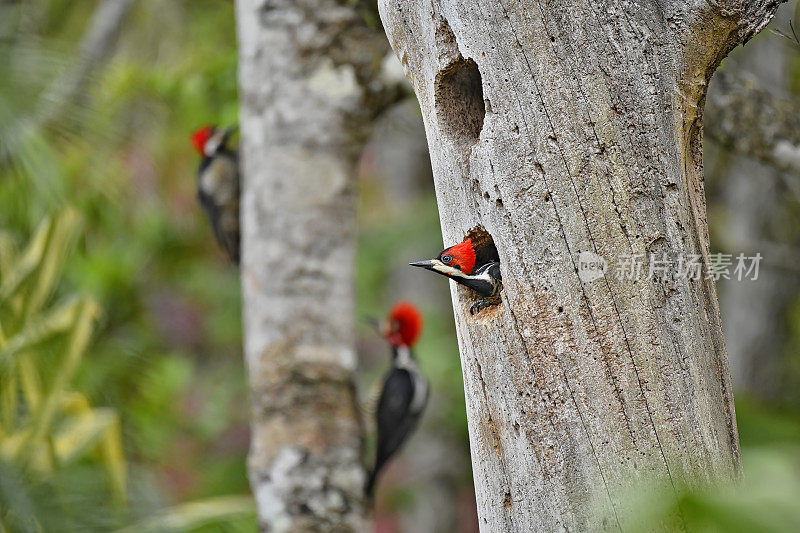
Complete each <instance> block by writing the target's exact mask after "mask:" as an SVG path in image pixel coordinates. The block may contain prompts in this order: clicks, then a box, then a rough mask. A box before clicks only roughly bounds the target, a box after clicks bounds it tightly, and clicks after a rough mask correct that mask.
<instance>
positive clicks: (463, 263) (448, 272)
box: [410, 239, 475, 280]
mask: <svg viewBox="0 0 800 533" xmlns="http://www.w3.org/2000/svg"><path fill="white" fill-rule="evenodd" d="M410 264H411V266H416V267H422V268H425V269H428V270H432V271H434V272H437V273H439V274H442V275H444V276H447V277H448V278H453V279H455V280H458V279H459V278H463V277H464V276H465V275H466V276H469V275H470V274H472V271H473V269H474V268H475V247H474V246H473V245H472V239H466V240H464V241H463V242H460V243H458V244H456V245H455V246H451V247H450V248H446V249H445V250H442V253H440V254H439V255H438V256H437V257H436V258H435V259H427V260H425V261H417V262H416V263H410Z"/></svg>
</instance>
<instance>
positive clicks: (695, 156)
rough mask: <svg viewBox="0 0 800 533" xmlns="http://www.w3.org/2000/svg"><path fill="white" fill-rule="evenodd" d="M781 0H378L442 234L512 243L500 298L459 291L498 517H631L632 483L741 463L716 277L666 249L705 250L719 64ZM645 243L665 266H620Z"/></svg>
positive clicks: (478, 432) (473, 400) (520, 527)
mask: <svg viewBox="0 0 800 533" xmlns="http://www.w3.org/2000/svg"><path fill="white" fill-rule="evenodd" d="M777 5H778V1H775V0H773V1H768V0H729V1H726V0H718V1H715V2H703V1H697V2H684V1H678V0H661V1H656V0H645V1H642V2H635V3H630V2H625V3H623V2H616V1H613V0H601V1H599V2H598V1H589V0H570V1H562V0H557V1H553V2H544V3H542V2H535V1H532V0H518V1H516V2H511V1H509V0H500V1H498V2H488V1H484V0H461V1H452V0H438V1H434V2H428V1H423V0H381V2H380V12H381V18H382V20H383V23H384V26H385V28H386V30H387V34H388V37H389V41H390V43H391V45H392V47H393V48H394V50H395V52H396V54H397V55H398V57H399V58H400V60H401V62H402V63H403V65H404V66H405V68H406V73H407V75H408V77H409V78H410V79H411V82H412V84H413V86H414V89H415V91H416V94H417V97H418V98H419V101H420V105H421V108H422V112H423V116H424V120H425V128H426V133H427V137H428V144H429V147H430V151H431V159H432V166H433V173H434V180H435V183H436V191H437V197H438V202H439V210H440V216H441V223H442V231H443V234H444V241H445V243H446V244H447V245H450V244H453V243H455V242H457V241H458V240H460V239H461V238H463V236H464V235H465V233H466V232H467V231H468V230H470V229H471V228H473V227H475V226H478V225H482V226H483V227H485V228H486V230H487V231H489V233H491V234H492V236H493V237H494V241H495V243H496V244H497V247H498V250H499V253H500V258H501V261H502V272H503V282H504V285H505V289H504V292H503V303H502V304H501V305H500V306H499V307H498V308H496V309H494V310H488V311H484V312H483V313H482V314H480V315H478V316H477V317H470V315H469V313H468V312H467V310H468V308H469V305H470V296H469V292H468V291H467V290H466V289H464V288H462V287H456V286H455V285H453V291H452V292H453V305H454V309H455V315H456V326H457V331H458V337H459V346H460V351H461V362H462V367H463V371H464V382H465V389H466V391H465V392H466V400H467V411H468V418H469V429H470V442H471V453H472V463H473V471H474V476H475V487H476V493H477V499H478V512H479V516H480V523H481V526H482V528H483V529H484V530H485V531H527V530H536V531H558V530H570V531H576V530H578V531H585V530H589V531H596V530H601V529H612V530H613V529H618V528H620V529H625V526H626V523H625V521H626V519H625V517H626V510H627V509H626V507H627V506H628V503H627V502H626V499H625V498H624V495H625V489H626V487H628V486H630V484H631V483H634V482H636V481H644V480H652V479H657V480H661V481H662V482H663V483H664V484H665V486H667V487H670V486H675V485H677V484H678V483H679V482H687V483H689V484H690V485H696V484H703V483H708V482H716V481H721V480H731V479H734V478H736V476H737V474H738V472H739V471H740V458H739V443H738V435H737V431H736V419H735V415H734V408H733V396H732V393H731V387H730V376H729V370H728V361H727V357H726V353H725V347H724V342H723V338H722V332H721V328H720V320H719V309H718V304H717V297H716V292H715V288H714V283H713V280H709V279H705V278H704V277H702V278H700V279H692V277H691V276H688V277H680V276H676V275H674V269H675V266H674V265H675V263H676V262H677V258H678V257H680V256H683V257H690V256H691V254H699V255H701V256H702V257H703V259H704V262H705V263H706V264H708V263H709V245H708V230H707V224H706V213H705V199H704V191H703V168H702V111H703V104H704V97H705V92H706V85H707V82H708V80H709V78H710V77H711V75H712V73H713V71H714V69H715V68H716V67H717V65H718V64H719V62H720V61H721V60H722V58H723V57H725V55H726V54H727V53H728V52H729V51H730V49H731V48H733V47H734V46H736V45H737V44H740V43H743V42H744V41H746V40H747V39H749V38H750V37H751V36H752V35H754V34H755V33H756V32H758V31H759V30H761V29H762V28H763V27H764V26H765V25H766V23H767V22H768V21H769V19H770V17H771V15H772V13H773V11H774V9H775V8H776V7H777ZM581 252H591V253H592V254H598V255H600V256H602V257H603V258H605V259H606V260H607V261H608V263H609V270H608V271H607V272H606V274H605V276H602V277H600V278H598V279H595V280H593V281H582V279H581V278H582V276H579V273H578V266H579V265H578V262H577V259H576V258H577V256H578V254H580V253H581ZM649 254H654V255H655V256H656V258H658V259H661V258H662V254H667V257H668V258H669V264H671V265H673V266H672V270H671V271H669V272H665V271H656V272H654V273H652V274H653V275H649V274H651V273H650V272H648V271H647V266H645V267H644V268H645V272H644V275H643V276H633V277H632V278H633V279H629V278H628V277H627V276H624V275H616V273H615V267H618V266H619V264H620V262H621V261H623V259H624V258H626V257H630V256H635V255H643V256H645V257H649Z"/></svg>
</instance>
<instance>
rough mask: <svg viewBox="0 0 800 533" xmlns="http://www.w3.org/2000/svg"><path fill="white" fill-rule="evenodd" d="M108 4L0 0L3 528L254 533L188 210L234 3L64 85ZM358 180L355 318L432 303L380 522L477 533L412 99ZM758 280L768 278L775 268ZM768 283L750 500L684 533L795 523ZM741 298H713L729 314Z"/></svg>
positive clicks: (792, 308) (796, 492) (230, 317)
mask: <svg viewBox="0 0 800 533" xmlns="http://www.w3.org/2000/svg"><path fill="white" fill-rule="evenodd" d="M98 5H99V3H98V2H97V1H90V0H38V1H0V231H1V232H0V531H38V530H40V528H41V529H43V530H45V531H67V530H80V531H108V530H113V529H117V528H121V527H126V526H130V525H138V526H140V527H143V528H145V529H148V528H149V529H156V530H162V529H164V530H209V531H219V530H222V531H239V530H241V531H251V530H253V529H254V528H255V520H254V516H253V510H252V504H251V502H250V497H249V495H248V494H249V487H248V483H247V478H246V467H245V461H246V454H247V447H248V431H249V430H248V409H247V407H246V406H247V393H246V380H245V376H244V368H243V361H242V353H241V352H242V347H241V337H242V336H241V320H240V293H239V281H238V273H237V271H236V269H235V268H233V267H232V266H231V265H230V264H228V262H227V260H226V258H225V256H224V254H223V253H222V252H221V251H220V250H219V249H218V247H217V246H216V243H215V242H214V241H213V238H212V235H211V232H210V230H209V228H208V225H207V222H206V221H205V220H204V218H203V217H202V215H201V212H200V210H199V208H198V206H197V203H196V201H195V171H196V167H197V164H198V157H197V155H196V154H195V153H194V151H193V150H192V148H191V145H190V143H189V136H190V134H191V132H192V131H194V129H195V128H197V127H199V126H200V125H203V124H206V123H217V124H232V123H235V122H236V120H237V110H238V104H237V94H236V90H237V86H236V62H237V58H236V39H235V21H234V14H233V2H230V1H226V0H191V1H190V0H182V1H177V0H140V1H138V2H135V3H133V7H132V8H131V9H130V11H128V12H127V13H126V16H125V17H124V19H122V26H121V30H120V32H119V35H118V38H116V39H114V44H113V46H109V47H108V50H107V51H106V53H105V54H104V55H103V56H102V57H96V58H93V60H92V62H91V68H87V69H86V76H85V78H84V77H83V76H82V75H81V76H80V77H81V80H80V83H78V84H77V86H76V87H75V90H74V91H67V92H66V93H65V91H64V90H62V89H63V88H64V87H69V83H67V82H68V81H69V80H70V78H69V76H70V75H73V74H75V73H81V72H83V71H81V70H80V68H81V65H82V60H81V57H82V55H81V48H80V42H81V39H83V38H84V36H85V34H86V32H87V30H88V29H89V27H90V26H91V24H92V16H93V14H94V13H95V11H96V9H97V7H98ZM793 9H794V3H791V6H790V7H788V8H786V9H784V10H782V12H781V13H782V15H781V16H782V17H783V22H786V21H787V20H788V18H787V17H791V16H792V13H793V11H792V10H793ZM372 22H373V23H374V21H372ZM759 47H761V48H759ZM751 50H753V51H751ZM776 50H777V52H775V51H776ZM737 54H740V56H736V55H734V57H732V58H731V59H729V60H727V61H726V64H725V67H726V68H735V69H737V71H745V72H746V71H747V69H748V68H756V67H759V66H760V65H761V62H760V61H758V60H752V59H748V57H757V54H768V55H770V57H773V56H776V57H777V59H775V58H774V57H773V61H778V63H779V67H777V68H778V69H779V70H780V72H782V73H783V76H784V78H783V81H782V83H783V85H784V86H785V87H786V88H787V89H786V90H787V91H789V92H791V91H792V90H795V91H797V90H798V88H800V83H798V80H800V70H798V67H800V48H798V47H797V46H794V47H793V46H792V45H791V43H785V42H783V40H782V39H781V38H779V37H776V36H774V35H770V34H768V33H765V34H763V35H761V36H760V37H758V38H757V39H756V40H755V41H754V42H753V43H752V44H751V45H749V46H748V48H746V49H744V50H740V51H737ZM747 54H750V55H747ZM737 57H738V58H737ZM748 65H750V66H748ZM752 65H756V67H753V66H752ZM755 75H760V74H758V73H755ZM65 80H66V82H65ZM736 157H737V156H735V155H734V154H728V153H726V152H725V151H724V150H722V149H721V148H719V147H714V146H709V148H708V156H707V166H708V177H707V179H708V181H709V187H708V191H709V206H710V207H709V211H710V220H711V224H712V232H713V234H712V243H714V245H715V246H722V247H720V248H719V250H720V251H729V252H738V251H742V250H739V249H733V248H734V247H735V243H736V239H735V237H736V235H735V234H734V235H733V236H731V231H732V230H731V227H730V226H731V225H730V224H729V223H728V218H726V217H731V216H735V213H737V212H738V211H739V208H738V206H737V205H736V203H735V199H731V196H730V195H729V194H727V191H728V188H727V186H726V183H727V182H726V181H725V180H726V179H727V178H726V177H725V175H726V172H729V170H730V168H731V165H732V163H731V161H732V160H733V161H735V159H736ZM734 166H735V164H734ZM754 168H755V170H753V172H757V173H760V174H763V175H764V176H762V177H763V179H764V180H765V183H767V184H769V183H772V182H770V181H769V180H770V179H771V178H769V172H770V171H768V170H767V169H761V170H759V168H761V167H758V166H757V165H756V166H755V167H754ZM788 179H792V180H795V181H796V180H797V179H798V178H797V176H789V178H788ZM359 183H360V191H361V193H360V211H359V219H360V228H361V231H360V236H359V249H358V313H359V317H366V316H382V315H383V314H384V313H385V311H386V309H388V307H389V306H390V305H391V304H392V302H394V301H395V300H396V299H398V298H405V299H409V300H411V301H413V302H415V303H417V304H418V305H420V306H421V307H422V309H423V311H424V313H425V317H426V329H425V332H424V334H423V337H422V340H421V342H420V344H419V347H418V350H417V353H418V356H419V358H420V361H421V365H422V368H423V370H424V372H425V373H426V374H427V375H428V376H429V377H430V379H431V381H432V387H433V396H432V403H431V405H430V408H429V410H428V412H427V413H426V416H425V419H424V423H423V427H422V428H421V430H420V431H419V432H418V434H417V435H416V436H415V438H414V439H413V440H412V442H411V443H410V444H409V446H408V447H407V449H406V452H405V453H403V454H402V455H401V456H400V457H399V458H398V459H397V460H396V461H395V462H394V464H393V465H392V466H391V467H390V468H389V469H388V471H387V472H386V474H385V476H384V478H383V482H382V485H381V489H380V494H379V498H378V501H377V510H376V530H378V531H382V532H390V531H423V532H424V531H475V530H477V522H476V518H475V503H474V494H473V489H472V477H471V472H470V463H469V448H468V438H467V429H466V415H465V408H464V398H463V389H462V381H461V369H460V364H459V359H458V348H457V344H456V340H455V332H454V327H453V321H452V311H451V304H450V296H449V291H448V288H447V284H445V283H442V282H441V280H436V279H433V278H434V277H433V276H416V274H417V273H415V272H410V270H411V269H408V268H403V265H405V264H406V263H407V262H408V260H409V259H417V258H422V257H427V256H430V255H431V254H432V253H435V252H438V250H439V249H441V245H442V242H441V237H440V235H441V234H440V232H439V223H438V214H437V211H436V205H435V199H434V195H433V190H432V182H431V180H430V166H429V163H428V161H427V152H426V151H425V141H424V132H423V130H422V126H421V118H420V116H419V111H418V109H417V108H416V104H415V102H414V100H412V99H406V100H405V101H403V102H401V103H400V104H398V105H396V106H394V107H393V108H392V109H390V110H388V111H387V112H386V113H384V114H383V115H382V116H381V117H380V118H379V119H378V120H377V122H376V127H375V133H374V135H373V137H372V138H371V139H370V141H369V142H368V143H367V145H366V147H365V149H364V153H363V156H362V158H361V162H360V164H359ZM761 186H762V187H768V185H764V184H763V183H762V185H761ZM773 196H774V197H775V198H777V199H775V200H772V201H773V202H778V201H780V202H781V203H780V205H779V206H778V205H777V204H775V206H774V209H775V210H776V212H777V211H780V213H782V216H783V218H781V219H780V220H778V221H777V222H774V223H773V224H772V225H771V226H770V228H771V229H770V230H769V231H771V232H772V233H771V234H770V236H769V238H770V239H772V240H773V241H778V242H780V243H781V245H782V246H784V247H787V248H789V249H791V250H792V251H793V253H795V257H796V256H797V252H798V242H797V235H796V233H797V229H796V228H797V227H798V226H797V225H796V223H797V217H798V214H800V206H798V198H797V197H788V198H787V195H785V194H780V190H778V191H777V193H776V194H774V195H773ZM731 213H733V214H731ZM793 224H794V227H792V225H793ZM734 229H735V228H734ZM734 233H735V232H734ZM718 243H722V244H721V245H720V244H718ZM744 251H747V250H744ZM398 265H399V266H398ZM762 268H763V269H765V270H766V271H767V272H769V271H770V269H771V268H775V267H773V266H771V265H770V261H769V257H767V258H766V259H765V263H764V265H762ZM777 270H779V271H780V272H779V274H780V275H782V276H785V277H787V278H789V279H790V280H794V281H792V282H789V281H786V282H785V283H783V284H782V285H780V283H781V282H780V281H779V286H780V287H782V288H783V289H782V291H781V292H782V294H783V296H784V300H782V301H781V303H780V305H778V304H775V305H773V309H772V310H773V311H775V314H776V316H778V317H779V319H776V320H770V322H769V323H768V324H766V325H764V326H762V327H761V329H762V330H764V329H765V328H769V327H777V328H778V332H777V333H775V334H769V335H768V336H769V337H770V340H771V341H774V342H771V343H768V344H763V343H762V344H761V345H759V344H758V343H756V344H754V346H755V347H754V348H751V349H749V351H750V353H751V355H753V357H752V359H753V360H755V361H756V362H757V361H760V360H762V359H761V358H763V360H765V361H770V364H771V365H775V364H777V365H778V371H777V373H778V376H779V379H777V380H772V381H769V382H768V383H769V384H768V385H766V386H759V387H750V386H746V387H740V389H745V390H741V391H740V393H738V394H737V397H736V408H737V417H738V422H739V431H740V436H741V442H742V451H743V456H744V466H745V474H746V480H745V486H744V488H743V489H741V490H739V491H723V490H720V491H719V493H705V494H692V493H691V492H687V493H685V494H684V495H683V496H682V497H681V501H680V506H681V512H682V514H683V517H684V520H685V523H686V524H688V525H689V526H690V528H691V529H693V530H697V531H756V530H759V531H787V530H791V529H795V530H796V529H797V528H800V510H799V509H800V506H798V505H796V504H797V502H798V501H800V415H798V404H800V396H799V395H798V394H797V390H798V384H800V380H799V379H798V375H800V371H798V369H800V357H799V356H798V352H800V348H798V347H800V311H798V310H800V297H799V296H798V292H797V287H796V278H797V269H796V267H795V269H794V270H792V269H791V268H789V269H788V270H787V269H786V268H785V267H781V268H778V269H777ZM412 280H413V281H412ZM787 287H791V288H790V289H789V288H787ZM735 290H736V289H735V288H728V287H726V286H725V285H724V284H723V285H722V286H721V287H720V292H721V294H722V296H723V302H724V301H725V297H726V294H734V291H735ZM787 294H788V295H787ZM746 312H747V309H745V313H746ZM770 316H771V315H770ZM754 319H755V318H754ZM725 320H726V310H725V305H724V303H723V321H725ZM727 333H728V331H727V330H726V334H727ZM761 334H762V335H763V334H764V333H763V331H762V333H761ZM742 342H744V341H742ZM728 343H729V349H731V346H730V344H731V341H730V339H729V340H728ZM737 346H739V344H738V343H737ZM359 353H360V354H361V360H362V363H363V364H362V375H361V376H360V377H361V383H360V387H361V393H362V396H363V397H364V398H368V397H369V396H370V395H371V394H373V391H374V384H375V383H376V380H377V379H378V378H379V376H380V374H381V372H382V371H383V369H384V368H385V365H386V363H387V360H388V354H387V350H386V347H385V345H384V344H383V342H382V341H381V340H380V339H377V338H375V335H374V334H373V333H372V332H371V331H370V328H369V327H367V326H363V327H361V328H360V330H359ZM775 361H777V363H775ZM737 368H738V367H737ZM737 384H738V383H737ZM672 505H675V503H674V502H672V501H671V500H669V499H668V498H667V499H664V500H660V501H658V502H653V501H646V502H642V504H641V505H639V506H637V508H638V509H640V510H641V516H639V517H637V519H641V520H643V521H644V522H643V523H647V524H653V523H656V524H661V526H662V527H664V528H665V529H672V528H673V527H678V526H676V525H675V524H671V523H669V522H668V519H667V518H665V517H669V516H674V513H672V511H671V510H670V506H672Z"/></svg>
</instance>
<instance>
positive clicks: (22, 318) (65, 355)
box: [0, 209, 127, 529]
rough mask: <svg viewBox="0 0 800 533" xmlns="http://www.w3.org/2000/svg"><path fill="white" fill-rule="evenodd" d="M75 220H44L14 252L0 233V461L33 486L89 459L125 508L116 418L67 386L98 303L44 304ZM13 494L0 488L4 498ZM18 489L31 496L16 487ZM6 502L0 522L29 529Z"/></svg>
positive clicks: (68, 213) (69, 214)
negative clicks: (27, 240) (105, 478)
mask: <svg viewBox="0 0 800 533" xmlns="http://www.w3.org/2000/svg"><path fill="white" fill-rule="evenodd" d="M78 221H79V216H78V214H77V213H76V212H75V211H74V210H73V209H65V210H63V211H62V212H60V213H59V214H58V215H56V216H54V217H53V218H52V219H45V220H44V221H43V222H42V223H41V224H40V225H39V228H38V229H37V231H36V233H35V234H34V236H33V237H32V239H31V241H30V243H29V244H28V246H27V247H26V248H25V249H24V250H23V251H22V252H20V253H18V252H17V251H16V250H15V247H14V246H13V244H12V240H11V238H10V236H9V235H8V234H0V242H2V246H0V256H2V258H1V259H0V265H2V269H1V270H0V398H1V399H2V400H1V401H0V461H2V462H3V463H4V468H5V469H7V471H8V472H9V479H14V478H15V477H16V478H18V479H28V478H31V479H34V480H35V483H36V484H39V485H42V486H45V485H47V484H48V482H49V481H50V480H51V479H52V478H56V477H57V473H58V472H59V471H61V470H63V469H65V468H67V467H69V466H70V465H72V464H75V463H77V462H79V461H82V460H87V461H90V462H94V463H97V464H99V465H101V466H102V468H103V469H104V470H105V471H106V473H107V476H108V481H109V485H110V488H111V489H112V492H113V495H114V497H115V499H116V500H117V502H124V500H125V494H126V476H127V473H126V464H125V459H124V455H123V451H122V442H121V436H120V425H119V419H118V417H117V414H116V412H115V411H114V410H113V409H109V408H93V407H91V406H90V404H89V401H88V399H87V398H86V397H85V396H84V395H83V394H81V393H80V392H77V391H76V390H74V389H73V382H74V378H75V375H76V372H77V370H78V367H79V365H80V364H81V362H82V361H83V359H84V358H85V356H86V350H87V347H88V344H89V340H90V336H91V333H92V329H93V327H94V322H95V318H96V316H97V313H98V307H97V304H96V303H95V302H94V300H92V299H91V298H90V297H87V296H85V295H84V296H80V295H78V296H75V295H69V296H67V295H65V296H61V297H60V298H59V299H58V301H57V302H56V303H51V300H52V299H53V295H54V294H55V293H57V288H58V284H59V280H60V278H61V273H62V270H63V267H64V263H65V262H66V260H67V257H68V255H69V251H70V249H71V247H72V243H73V242H74V240H75V236H76V233H77V229H78ZM17 488H18V487H13V486H12V485H11V484H10V483H9V484H6V485H5V487H4V489H5V490H3V495H4V496H6V497H9V496H10V495H11V494H12V493H13V492H14V490H16V489H17ZM20 492H21V493H23V494H28V493H29V492H30V491H29V490H27V487H25V486H24V485H23V490H20ZM34 500H35V499H34V498H29V501H30V502H33V501H34ZM12 501H13V500H12ZM12 501H9V500H5V499H0V518H2V520H4V521H10V522H11V523H15V522H16V521H17V520H18V519H24V520H29V521H30V522H31V524H34V523H35V519H34V518H31V517H38V515H21V514H20V513H19V509H20V508H24V507H25V505H22V507H20V506H19V505H12ZM28 506H33V503H29V505H28ZM26 529H27V527H26Z"/></svg>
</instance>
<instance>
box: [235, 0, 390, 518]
mask: <svg viewBox="0 0 800 533" xmlns="http://www.w3.org/2000/svg"><path fill="white" fill-rule="evenodd" d="M348 6H349V4H348V3H347V2H345V1H344V0H343V1H341V2H337V1H334V0H320V1H312V0H299V1H294V0H269V1H264V0H238V1H237V3H236V13H237V22H238V32H239V53H240V66H239V83H240V100H241V137H242V142H241V157H242V171H243V189H242V209H241V213H242V252H243V256H242V290H243V293H244V309H243V313H244V324H245V356H246V361H247V367H248V371H249V383H250V391H251V402H252V443H251V450H250V455H249V460H248V469H249V476H250V482H251V486H252V488H253V492H254V494H255V498H256V504H257V507H258V516H259V526H260V528H261V529H262V530H265V531H293V532H294V531H326V532H327V531H360V530H363V529H364V528H365V527H366V519H365V514H366V509H365V505H364V502H363V501H362V493H363V485H364V480H365V473H364V470H363V466H362V428H361V421H360V415H359V409H358V406H357V404H356V394H355V385H354V379H353V373H354V370H355V366H356V355H355V348H354V331H353V326H354V324H353V320H354V301H353V300H354V294H353V275H354V249H355V196H354V189H355V187H354V185H355V184H354V179H353V177H354V172H355V168H354V167H355V158H356V155H357V153H358V146H359V143H360V141H361V139H363V138H364V135H365V132H364V131H363V130H364V128H365V127H366V126H367V125H368V124H369V122H370V118H371V114H370V110H371V109H372V108H373V106H374V104H375V102H376V94H375V93H374V92H373V91H372V90H371V87H372V86H371V84H370V80H371V78H372V76H373V75H374V71H375V70H376V69H377V67H378V66H379V65H380V62H381V59H382V57H383V54H384V53H385V52H384V51H385V47H382V46H377V47H376V46H374V45H372V44H370V41H373V40H375V39H382V37H381V36H380V35H377V32H375V31H372V30H369V29H367V28H366V27H365V26H364V25H363V21H362V19H361V18H360V17H359V16H358V15H357V14H356V13H355V12H354V10H353V9H352V8H351V7H348Z"/></svg>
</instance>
